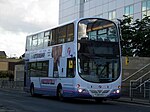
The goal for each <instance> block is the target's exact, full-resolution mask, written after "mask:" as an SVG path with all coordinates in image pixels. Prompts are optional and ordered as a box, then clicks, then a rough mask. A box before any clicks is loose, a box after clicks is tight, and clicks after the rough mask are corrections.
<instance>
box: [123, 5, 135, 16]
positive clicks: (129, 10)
mask: <svg viewBox="0 0 150 112" xmlns="http://www.w3.org/2000/svg"><path fill="white" fill-rule="evenodd" d="M133 13H134V7H133V5H129V6H126V7H125V15H126V16H130V17H133Z"/></svg>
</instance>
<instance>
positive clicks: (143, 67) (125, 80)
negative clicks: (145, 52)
mask: <svg viewBox="0 0 150 112" xmlns="http://www.w3.org/2000/svg"><path fill="white" fill-rule="evenodd" d="M149 65H150V63H148V64H147V65H145V66H144V67H142V68H141V69H139V70H138V71H136V72H134V73H133V74H131V75H130V76H128V77H127V78H125V79H123V80H122V82H125V81H126V80H128V79H129V78H131V77H133V76H135V75H136V74H137V73H139V72H140V71H142V70H143V69H145V68H146V67H147V66H149Z"/></svg>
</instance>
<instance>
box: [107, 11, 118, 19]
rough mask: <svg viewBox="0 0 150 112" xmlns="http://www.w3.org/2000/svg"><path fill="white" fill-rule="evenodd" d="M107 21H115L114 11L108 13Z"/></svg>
mask: <svg viewBox="0 0 150 112" xmlns="http://www.w3.org/2000/svg"><path fill="white" fill-rule="evenodd" d="M108 19H110V20H114V19H116V10H113V11H110V12H109V13H108Z"/></svg>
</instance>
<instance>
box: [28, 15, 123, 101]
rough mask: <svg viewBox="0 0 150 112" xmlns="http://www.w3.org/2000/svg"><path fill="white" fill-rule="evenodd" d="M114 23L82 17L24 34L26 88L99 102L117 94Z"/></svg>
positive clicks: (117, 41) (118, 54)
mask: <svg viewBox="0 0 150 112" xmlns="http://www.w3.org/2000/svg"><path fill="white" fill-rule="evenodd" d="M121 75H122V64H121V48H120V33H119V27H118V24H116V23H115V22H113V21H110V20H107V19H102V18H82V19H78V20H74V21H71V22H69V23H66V24H63V25H59V26H58V27H54V28H51V29H47V30H44V31H40V32H37V33H34V34H31V35H28V36H27V38H26V51H25V91H28V92H30V93H31V95H32V96H34V95H36V94H43V95H50V96H57V97H58V98H59V99H60V100H62V99H63V98H93V99H95V100H96V101H102V100H104V99H107V98H111V99H115V98H119V97H120V91H121Z"/></svg>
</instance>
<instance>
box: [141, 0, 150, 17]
mask: <svg viewBox="0 0 150 112" xmlns="http://www.w3.org/2000/svg"><path fill="white" fill-rule="evenodd" d="M145 16H150V0H144V1H143V2H142V18H144V17H145Z"/></svg>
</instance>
